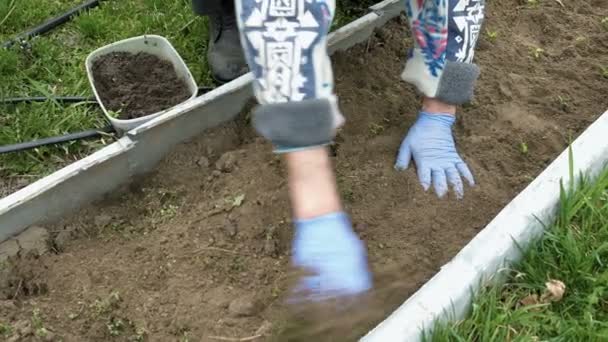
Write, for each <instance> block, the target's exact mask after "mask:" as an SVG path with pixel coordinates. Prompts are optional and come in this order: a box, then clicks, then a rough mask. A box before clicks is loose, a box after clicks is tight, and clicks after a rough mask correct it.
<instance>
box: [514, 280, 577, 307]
mask: <svg viewBox="0 0 608 342" xmlns="http://www.w3.org/2000/svg"><path fill="white" fill-rule="evenodd" d="M545 286H546V288H545V292H544V293H543V295H542V296H540V297H539V296H538V295H537V294H530V295H527V296H526V297H524V298H523V299H521V300H520V301H519V304H520V305H521V306H524V307H525V306H530V305H538V304H549V303H551V302H559V301H560V300H562V298H563V297H564V292H566V285H564V283H563V282H561V281H559V280H555V279H551V280H549V281H548V282H546V283H545Z"/></svg>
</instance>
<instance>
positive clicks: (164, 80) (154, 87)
mask: <svg viewBox="0 0 608 342" xmlns="http://www.w3.org/2000/svg"><path fill="white" fill-rule="evenodd" d="M93 79H94V80H95V87H96V88H97V92H98V94H99V96H100V97H101V101H102V102H103V104H104V106H105V107H106V109H107V110H111V111H114V112H117V113H120V114H119V118H120V119H136V118H139V117H142V116H146V115H150V114H154V113H156V112H159V111H162V110H165V109H168V108H171V107H173V106H175V105H177V104H179V103H181V102H183V101H185V100H187V99H188V98H189V97H190V96H192V93H191V92H190V91H189V90H188V85H187V84H186V82H185V81H184V80H183V79H180V78H179V77H178V76H177V73H176V72H175V69H174V68H173V65H172V64H171V63H170V62H169V61H165V60H162V59H160V58H158V57H156V56H154V55H151V54H148V53H144V52H139V53H137V54H132V53H130V52H114V53H110V54H107V55H105V56H102V57H100V58H98V59H97V60H95V61H94V62H93Z"/></svg>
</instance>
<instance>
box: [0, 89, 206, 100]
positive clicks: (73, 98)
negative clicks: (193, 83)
mask: <svg viewBox="0 0 608 342" xmlns="http://www.w3.org/2000/svg"><path fill="white" fill-rule="evenodd" d="M213 89H214V88H213V87H206V86H202V87H199V88H198V95H202V94H204V93H206V92H208V91H211V90H213ZM49 100H53V101H57V102H59V103H80V102H87V103H93V104H96V103H97V100H96V99H95V97H84V96H55V97H44V96H34V97H8V98H5V99H0V105H10V104H18V103H32V102H45V101H49Z"/></svg>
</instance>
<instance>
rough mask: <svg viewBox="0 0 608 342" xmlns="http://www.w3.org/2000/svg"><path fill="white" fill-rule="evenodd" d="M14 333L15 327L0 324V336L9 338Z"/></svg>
mask: <svg viewBox="0 0 608 342" xmlns="http://www.w3.org/2000/svg"><path fill="white" fill-rule="evenodd" d="M12 333H13V327H11V326H10V325H9V324H6V323H0V336H9V335H11V334H12Z"/></svg>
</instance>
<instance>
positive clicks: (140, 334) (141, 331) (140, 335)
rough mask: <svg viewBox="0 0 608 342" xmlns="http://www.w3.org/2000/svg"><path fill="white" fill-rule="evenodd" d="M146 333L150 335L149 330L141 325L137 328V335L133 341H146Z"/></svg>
mask: <svg viewBox="0 0 608 342" xmlns="http://www.w3.org/2000/svg"><path fill="white" fill-rule="evenodd" d="M146 335H148V331H147V330H146V329H145V328H142V327H139V328H137V329H135V337H134V338H133V341H134V342H144V341H145V339H146Z"/></svg>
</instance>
